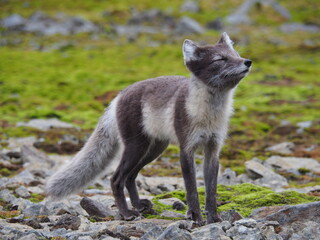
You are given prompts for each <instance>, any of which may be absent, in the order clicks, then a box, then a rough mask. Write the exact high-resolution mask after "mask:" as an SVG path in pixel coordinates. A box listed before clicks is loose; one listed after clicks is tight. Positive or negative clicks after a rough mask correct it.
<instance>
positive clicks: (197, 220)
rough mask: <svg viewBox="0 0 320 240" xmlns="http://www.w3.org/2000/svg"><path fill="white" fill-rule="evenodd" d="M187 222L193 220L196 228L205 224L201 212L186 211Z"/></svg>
mask: <svg viewBox="0 0 320 240" xmlns="http://www.w3.org/2000/svg"><path fill="white" fill-rule="evenodd" d="M186 218H187V220H193V221H194V224H195V225H196V226H198V227H200V226H203V225H204V224H205V222H204V221H203V218H202V215H201V212H194V211H190V210H189V211H188V212H187V215H186Z"/></svg>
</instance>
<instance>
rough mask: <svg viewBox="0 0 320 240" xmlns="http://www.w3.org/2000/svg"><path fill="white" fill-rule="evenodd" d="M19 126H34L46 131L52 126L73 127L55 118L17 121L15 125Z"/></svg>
mask: <svg viewBox="0 0 320 240" xmlns="http://www.w3.org/2000/svg"><path fill="white" fill-rule="evenodd" d="M20 126H25V127H31V128H36V129H39V130H42V131H47V130H49V129H52V128H75V126H73V125H72V124H70V123H66V122H62V121H60V120H58V119H56V118H50V119H32V120H30V121H29V122H18V123H17V127H20Z"/></svg>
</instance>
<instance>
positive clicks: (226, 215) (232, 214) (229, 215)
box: [220, 210, 243, 223]
mask: <svg viewBox="0 0 320 240" xmlns="http://www.w3.org/2000/svg"><path fill="white" fill-rule="evenodd" d="M220 217H221V219H222V220H224V221H226V222H230V223H233V222H235V221H238V220H240V219H242V218H243V217H242V216H241V214H240V213H238V212H237V211H236V210H228V211H223V212H221V213H220Z"/></svg>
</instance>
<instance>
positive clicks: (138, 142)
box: [111, 135, 150, 220]
mask: <svg viewBox="0 0 320 240" xmlns="http://www.w3.org/2000/svg"><path fill="white" fill-rule="evenodd" d="M149 145H150V141H149V139H148V138H146V137H144V136H142V135H140V136H139V137H136V138H133V139H131V140H130V141H127V142H126V143H125V146H124V151H123V155H122V158H121V161H120V164H119V166H118V168H117V169H116V171H115V173H114V174H113V176H112V178H111V188H112V191H113V195H114V198H115V202H116V205H117V207H118V209H119V213H120V215H121V216H122V217H123V218H124V219H125V220H133V219H134V218H135V217H137V216H139V215H140V214H139V212H137V211H134V210H129V209H128V205H127V202H126V198H125V195H124V186H125V183H126V180H127V178H128V176H129V175H130V172H131V171H132V169H134V168H135V167H136V166H137V164H139V162H140V161H141V160H142V159H143V158H144V156H145V155H146V154H147V151H148V148H149Z"/></svg>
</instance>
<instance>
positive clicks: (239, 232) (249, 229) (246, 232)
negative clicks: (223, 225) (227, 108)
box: [227, 219, 263, 240]
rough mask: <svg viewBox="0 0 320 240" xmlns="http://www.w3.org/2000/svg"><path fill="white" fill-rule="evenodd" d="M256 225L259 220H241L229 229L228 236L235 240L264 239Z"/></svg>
mask: <svg viewBox="0 0 320 240" xmlns="http://www.w3.org/2000/svg"><path fill="white" fill-rule="evenodd" d="M256 226H257V222H256V221H255V220H253V219H242V220H239V221H237V222H235V223H234V226H233V227H231V228H230V229H229V230H227V236H229V237H231V238H232V239H233V240H262V239H263V237H262V235H261V233H260V230H259V229H258V228H256Z"/></svg>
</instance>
